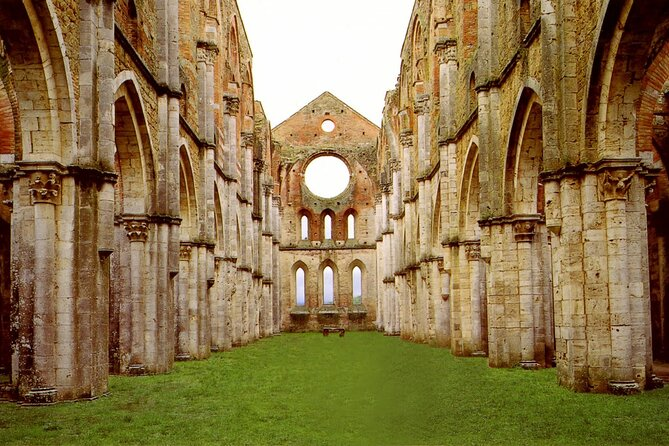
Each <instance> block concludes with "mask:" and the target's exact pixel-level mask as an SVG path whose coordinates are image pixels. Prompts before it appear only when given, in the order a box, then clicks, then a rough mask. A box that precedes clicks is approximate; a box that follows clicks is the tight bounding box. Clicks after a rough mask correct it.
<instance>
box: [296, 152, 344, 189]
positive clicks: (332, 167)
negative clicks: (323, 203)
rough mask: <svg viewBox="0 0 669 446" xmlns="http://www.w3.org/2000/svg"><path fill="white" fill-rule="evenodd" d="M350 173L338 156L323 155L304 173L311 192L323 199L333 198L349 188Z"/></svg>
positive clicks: (311, 163)
mask: <svg viewBox="0 0 669 446" xmlns="http://www.w3.org/2000/svg"><path fill="white" fill-rule="evenodd" d="M350 176H351V174H350V172H349V170H348V167H347V166H346V163H345V162H344V161H342V160H341V159H340V158H339V157H337V156H332V155H323V156H319V157H317V158H315V159H314V160H312V161H311V162H310V163H309V164H308V165H307V168H306V169H305V171H304V183H305V184H306V185H307V188H309V191H310V192H311V193H312V194H314V195H316V196H318V197H321V198H333V197H336V196H337V195H339V194H341V193H342V192H344V191H345V190H346V188H347V187H348V183H349V180H350Z"/></svg>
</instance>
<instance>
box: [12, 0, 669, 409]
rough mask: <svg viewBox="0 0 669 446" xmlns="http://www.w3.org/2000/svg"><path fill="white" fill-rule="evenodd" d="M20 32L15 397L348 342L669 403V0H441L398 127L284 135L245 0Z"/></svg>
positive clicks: (139, 5)
mask: <svg viewBox="0 0 669 446" xmlns="http://www.w3.org/2000/svg"><path fill="white" fill-rule="evenodd" d="M0 23H2V27H0V80H1V82H0V197H1V200H0V201H1V203H0V399H9V400H16V401H22V402H24V403H27V404H45V403H51V402H56V401H65V400H78V399H88V398H96V397H98V396H100V395H103V394H105V393H106V392H107V391H108V377H109V375H110V374H128V375H142V374H155V373H163V372H167V371H169V370H170V369H171V367H172V365H173V363H174V361H175V360H196V359H206V358H207V357H208V356H209V355H210V354H211V352H213V351H225V350H229V349H231V348H233V347H238V346H243V345H246V344H248V343H249V342H252V341H254V340H256V339H258V338H261V337H266V336H271V335H275V334H278V333H280V332H282V331H312V330H319V329H321V328H322V327H323V326H326V325H328V326H329V325H334V326H338V327H343V328H346V329H359V330H363V329H376V330H379V331H383V332H384V333H386V334H387V335H399V336H401V337H402V338H404V339H407V340H410V341H413V342H421V343H430V344H433V345H436V346H442V347H446V348H450V350H451V352H452V353H453V354H454V355H462V356H469V355H476V356H486V357H487V358H488V364H489V365H490V366H492V367H516V366H521V367H524V368H528V369H534V368H541V367H553V366H555V367H556V368H557V377H558V381H559V384H560V385H562V386H565V387H568V388H570V389H573V390H576V391H584V392H587V391H592V392H613V393H632V392H637V391H641V390H644V389H651V388H653V387H655V386H658V385H661V381H660V380H658V379H657V377H655V375H654V369H653V363H654V361H664V362H667V361H669V321H668V316H667V312H668V309H669V297H668V296H667V289H668V288H669V272H668V265H667V248H666V246H667V245H666V238H665V237H666V236H667V231H668V230H669V225H668V224H667V222H668V221H669V220H668V219H669V214H668V209H669V177H668V176H667V171H666V168H665V166H666V164H667V162H669V158H668V157H669V122H668V121H667V116H668V115H669V111H668V107H669V101H667V97H668V95H669V4H667V3H666V2H665V1H663V0H646V1H643V2H642V1H640V0H615V1H614V0H602V1H600V2H580V1H576V0H559V1H558V0H514V1H502V0H448V1H447V0H416V2H415V5H414V9H413V12H412V15H411V17H407V23H408V29H407V31H406V37H405V41H404V45H403V47H402V48H401V61H402V62H401V66H400V67H398V68H399V77H398V83H397V86H396V88H395V89H394V90H392V91H390V92H388V94H387V96H386V103H385V109H384V114H383V123H382V126H381V128H379V127H377V126H376V125H374V124H373V123H371V122H369V121H368V120H367V119H366V118H364V117H362V116H361V115H359V114H358V113H357V112H356V111H355V110H353V109H352V108H350V107H349V106H348V105H346V104H345V103H343V102H342V101H341V100H339V99H338V98H336V97H335V96H334V95H332V94H330V93H328V92H325V93H323V94H322V95H321V96H319V97H317V98H315V99H314V100H313V101H312V102H311V103H309V104H306V105H305V106H304V108H303V109H301V110H296V113H295V115H293V116H292V117H291V118H289V119H288V120H286V121H284V122H283V123H281V124H279V125H277V126H276V127H274V128H271V127H270V123H269V122H268V119H267V118H266V117H265V114H264V112H263V108H262V105H261V104H260V102H258V101H256V99H257V98H256V97H255V95H254V91H253V76H252V65H251V63H252V53H251V48H250V46H249V43H248V38H247V36H246V32H245V30H244V26H243V22H242V17H240V14H239V10H238V7H237V3H236V1H235V0H216V1H214V0H197V1H196V0H184V1H176V0H156V1H146V0H81V1H73V0H0ZM399 51H400V48H398V52H399ZM260 99H261V98H260ZM324 157H331V158H335V159H336V160H337V161H338V162H339V163H340V164H342V165H343V166H344V167H343V169H345V170H346V171H347V172H348V182H347V183H346V184H345V185H344V187H343V189H342V190H341V191H339V192H338V194H337V195H334V196H331V197H327V196H322V195H319V194H318V193H317V192H316V193H315V192H314V190H312V188H311V187H310V186H309V187H308V186H307V185H306V184H305V177H306V175H305V174H306V173H307V171H308V169H309V165H310V164H311V163H312V162H314V161H316V160H318V159H320V158H324Z"/></svg>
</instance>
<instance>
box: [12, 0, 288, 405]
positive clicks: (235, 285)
mask: <svg viewBox="0 0 669 446" xmlns="http://www.w3.org/2000/svg"><path fill="white" fill-rule="evenodd" d="M33 4H34V8H33V9H26V8H25V7H24V5H23V4H22V3H20V2H14V1H11V2H9V3H7V4H6V5H3V8H2V12H0V19H1V20H2V22H3V24H5V26H4V27H3V30H2V31H0V49H1V51H0V78H1V79H2V82H1V83H0V133H1V134H3V135H6V136H7V138H4V139H3V143H2V144H3V145H2V148H1V149H0V157H1V158H0V184H1V189H0V191H1V193H0V196H1V198H2V203H1V204H0V219H1V222H2V223H1V224H2V231H1V233H0V238H2V239H3V243H2V246H3V247H4V248H3V251H2V252H0V290H1V291H0V345H2V349H0V398H5V397H7V398H12V399H18V400H21V401H23V402H24V403H28V404H43V403H51V402H54V401H60V400H71V399H81V398H96V397H98V396H100V395H102V394H104V393H106V392H107V377H108V375H109V373H110V372H111V373H123V374H145V373H162V372H166V371H168V370H169V369H170V368H171V366H172V364H173V361H174V360H175V359H191V358H193V359H203V358H206V357H208V356H209V355H210V352H211V351H212V350H222V349H226V348H231V347H232V346H233V345H242V344H245V343H248V342H251V341H253V340H255V339H257V338H259V337H260V336H269V335H272V334H274V333H276V332H278V330H279V324H278V323H277V321H278V320H279V319H280V318H279V314H278V292H277V290H276V289H275V284H276V286H278V283H280V281H279V280H278V277H276V276H277V274H278V270H277V269H275V268H273V267H272V265H273V263H274V262H273V261H272V256H274V258H276V256H277V249H278V248H277V245H278V242H279V236H280V231H279V229H278V218H279V213H278V212H277V208H276V205H277V204H276V203H275V200H274V195H273V193H274V190H273V181H272V178H271V176H270V174H269V168H268V167H267V166H269V161H270V160H271V159H272V157H273V153H272V150H271V144H270V136H269V134H270V133H269V132H270V129H269V124H268V123H267V121H266V119H265V118H264V114H263V112H262V107H261V106H260V104H259V103H257V102H255V101H254V100H253V85H252V82H251V76H250V63H251V51H250V48H249V45H248V40H247V38H246V35H245V34H244V31H243V25H242V23H241V19H240V17H239V11H238V10H237V6H236V2H234V1H225V2H222V3H218V2H211V3H207V8H208V9H207V10H203V4H202V3H201V2H195V1H192V2H165V1H158V2H138V1H134V0H120V1H118V2H110V1H102V2H72V1H68V0H61V1H57V2H44V1H37V2H33ZM265 160H267V161H265ZM241 240H244V243H240V241H241ZM10 246H11V249H10Z"/></svg>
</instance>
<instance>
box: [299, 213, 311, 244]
mask: <svg viewBox="0 0 669 446" xmlns="http://www.w3.org/2000/svg"><path fill="white" fill-rule="evenodd" d="M300 234H301V235H300V239H301V240H309V217H307V216H306V215H303V216H302V218H301V219H300Z"/></svg>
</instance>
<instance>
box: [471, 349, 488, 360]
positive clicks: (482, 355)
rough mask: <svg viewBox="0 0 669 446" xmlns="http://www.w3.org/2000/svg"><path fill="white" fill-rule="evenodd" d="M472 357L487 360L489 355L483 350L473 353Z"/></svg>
mask: <svg viewBox="0 0 669 446" xmlns="http://www.w3.org/2000/svg"><path fill="white" fill-rule="evenodd" d="M472 356H473V357H475V358H487V357H488V354H487V353H486V352H484V351H483V350H476V351H474V352H472Z"/></svg>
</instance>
